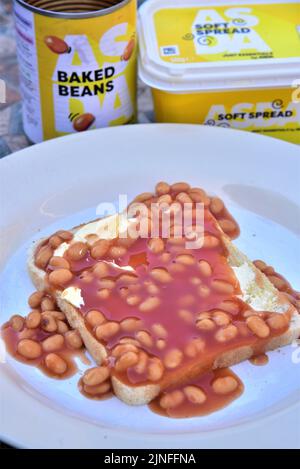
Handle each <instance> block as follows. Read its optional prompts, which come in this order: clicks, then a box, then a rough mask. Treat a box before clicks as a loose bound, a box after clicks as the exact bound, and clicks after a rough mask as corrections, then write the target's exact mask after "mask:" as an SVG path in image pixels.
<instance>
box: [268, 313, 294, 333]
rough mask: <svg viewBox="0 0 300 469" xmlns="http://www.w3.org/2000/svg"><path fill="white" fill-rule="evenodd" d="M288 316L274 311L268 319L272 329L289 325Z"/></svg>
mask: <svg viewBox="0 0 300 469" xmlns="http://www.w3.org/2000/svg"><path fill="white" fill-rule="evenodd" d="M288 322H289V321H288V318H287V317H286V316H285V315H284V314H279V313H274V314H272V316H270V317H269V318H268V319H267V323H268V325H269V326H270V327H271V329H275V330H277V329H284V328H285V327H286V326H287V325H288Z"/></svg>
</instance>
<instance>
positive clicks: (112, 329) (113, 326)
mask: <svg viewBox="0 0 300 469" xmlns="http://www.w3.org/2000/svg"><path fill="white" fill-rule="evenodd" d="M119 330H120V324H119V323H118V322H114V321H108V322H106V323H105V324H101V325H100V326H98V327H97V329H96V337H97V338H98V339H100V340H109V339H110V338H111V337H113V336H114V335H116V334H117V333H118V332H119Z"/></svg>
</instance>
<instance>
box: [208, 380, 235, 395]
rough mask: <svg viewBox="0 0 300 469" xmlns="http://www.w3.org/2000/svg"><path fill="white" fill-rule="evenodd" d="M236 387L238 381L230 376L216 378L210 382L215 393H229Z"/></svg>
mask: <svg viewBox="0 0 300 469" xmlns="http://www.w3.org/2000/svg"><path fill="white" fill-rule="evenodd" d="M237 387H238V382H237V380H236V379H234V378H233V377H232V376H224V377H222V378H217V379H215V380H214V381H213V383H212V388H213V390H214V392H215V393H216V394H229V393H231V392H233V391H235V390H236V389H237Z"/></svg>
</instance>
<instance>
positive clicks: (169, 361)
mask: <svg viewBox="0 0 300 469" xmlns="http://www.w3.org/2000/svg"><path fill="white" fill-rule="evenodd" d="M182 358H183V353H182V351H181V350H179V349H177V348H173V349H171V350H169V351H168V352H167V353H166V355H165V357H164V364H165V366H166V367H167V368H177V366H178V365H180V363H181V361H182Z"/></svg>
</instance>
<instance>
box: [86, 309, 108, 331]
mask: <svg viewBox="0 0 300 469" xmlns="http://www.w3.org/2000/svg"><path fill="white" fill-rule="evenodd" d="M85 319H86V320H87V322H88V324H89V325H90V326H91V327H96V326H100V324H103V323H104V322H105V321H106V318H105V316H104V314H103V313H101V311H98V310H96V309H91V310H90V311H89V312H88V313H87V315H86V316H85Z"/></svg>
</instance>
